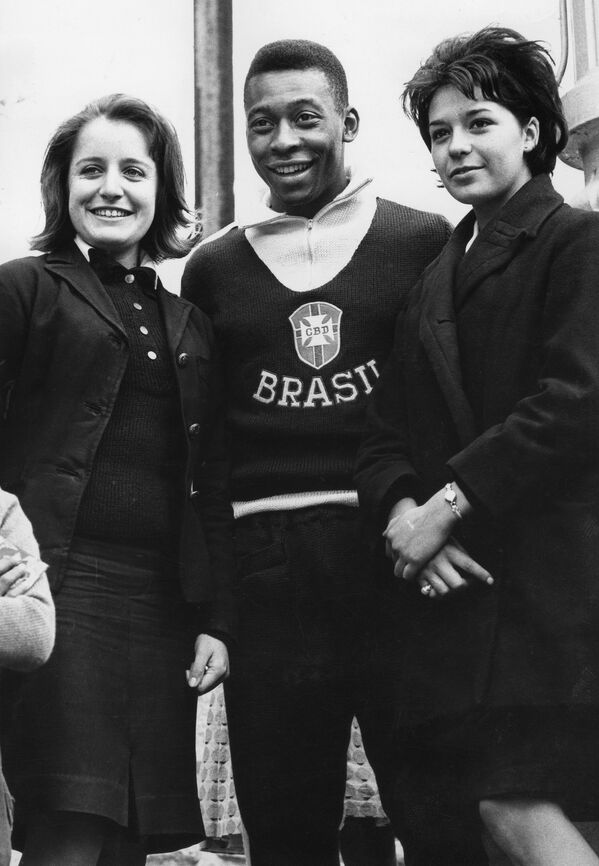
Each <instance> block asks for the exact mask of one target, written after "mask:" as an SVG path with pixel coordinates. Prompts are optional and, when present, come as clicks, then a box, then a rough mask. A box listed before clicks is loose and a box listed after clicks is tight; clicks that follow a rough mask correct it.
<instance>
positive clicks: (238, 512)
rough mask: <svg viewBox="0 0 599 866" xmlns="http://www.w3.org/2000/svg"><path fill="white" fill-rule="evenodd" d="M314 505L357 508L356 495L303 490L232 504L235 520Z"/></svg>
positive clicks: (335, 491) (354, 492)
mask: <svg viewBox="0 0 599 866" xmlns="http://www.w3.org/2000/svg"><path fill="white" fill-rule="evenodd" d="M314 505H347V506H349V507H350V508H357V507H358V494H357V492H356V491H355V490H305V491H302V492H301V493H280V494H278V495H276V496H264V497H262V498H261V499H250V500H247V501H244V502H234V503H233V514H234V516H235V519H237V518H239V517H246V516H247V515H248V514H260V512H262V511H293V510H295V509H298V508H310V507H312V506H314Z"/></svg>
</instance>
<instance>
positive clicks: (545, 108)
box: [358, 27, 599, 866]
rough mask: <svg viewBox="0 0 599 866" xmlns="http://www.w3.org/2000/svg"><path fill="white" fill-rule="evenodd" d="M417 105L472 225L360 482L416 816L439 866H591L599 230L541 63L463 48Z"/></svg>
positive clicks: (437, 270)
mask: <svg viewBox="0 0 599 866" xmlns="http://www.w3.org/2000/svg"><path fill="white" fill-rule="evenodd" d="M404 100H405V102H404V104H405V106H406V108H407V110H408V112H409V114H410V115H411V116H412V118H413V119H414V120H415V121H416V123H417V125H418V128H419V130H420V133H421V135H422V137H423V139H424V141H425V143H426V145H427V147H428V148H429V150H430V151H431V154H432V158H433V162H434V165H435V169H436V171H437V172H438V175H439V177H440V179H441V181H442V183H443V185H444V186H445V188H446V189H447V190H448V192H449V193H450V194H451V195H452V196H453V197H454V198H456V199H457V200H458V201H460V202H463V203H465V204H469V205H471V206H472V210H471V212H470V213H469V214H468V215H467V216H466V217H465V218H464V219H463V220H462V221H461V222H460V223H459V225H458V226H457V228H456V229H455V232H454V233H453V235H452V237H451V238H450V240H449V242H448V244H447V246H446V247H445V249H444V251H443V252H442V253H441V255H440V256H439V258H438V259H437V260H436V261H435V262H434V263H432V264H431V265H430V266H429V267H428V268H427V270H426V271H425V272H424V274H423V276H422V278H421V280H420V281H419V283H418V284H417V285H416V286H415V288H414V290H413V292H412V294H411V296H410V299H409V302H408V305H407V309H406V310H405V312H404V313H403V314H402V316H401V317H400V319H399V320H398V324H397V331H396V339H395V348H394V353H393V356H392V358H391V361H390V363H389V366H388V368H387V369H386V371H385V372H384V373H383V375H382V377H381V381H380V387H379V388H378V391H377V392H376V395H375V397H374V401H373V405H372V413H371V418H370V431H369V435H368V438H367V439H366V441H365V442H364V444H363V447H362V449H361V453H360V457H359V463H358V486H359V491H360V496H361V502H362V505H363V507H364V508H365V509H366V511H367V513H368V515H369V517H370V518H371V520H372V522H373V524H374V525H378V527H379V529H380V530H383V535H384V538H385V543H386V551H387V554H388V556H389V557H390V558H391V559H392V562H393V570H394V573H395V577H396V579H397V585H398V592H399V593H400V596H401V604H400V605H399V610H400V614H399V616H400V618H401V621H400V622H399V623H398V633H400V634H401V635H402V639H403V657H402V672H401V677H400V684H399V689H400V695H399V700H398V703H399V709H398V725H399V730H398V743H399V744H400V745H399V751H400V756H399V759H398V774H399V775H398V785H397V791H398V795H400V796H401V795H402V794H403V796H405V797H406V803H405V814H406V821H407V826H408V833H413V834H414V835H415V836H417V837H418V838H419V839H420V841H421V842H422V843H423V845H424V846H425V847H426V846H427V845H428V846H429V848H430V849H431V851H432V852H433V853H432V854H431V859H430V862H431V863H432V862H435V863H437V862H439V863H444V864H454V863H455V864H458V863H459V864H461V866H464V864H465V863H468V866H474V864H478V863H484V862H486V857H485V856H484V854H483V853H482V851H478V853H476V851H475V849H476V839H475V836H476V834H477V833H478V832H479V830H480V829H482V830H483V831H484V839H485V844H486V847H487V850H488V851H489V852H493V853H494V855H497V856H499V855H500V854H501V855H502V856H503V857H504V859H503V860H502V862H509V863H512V864H519V866H520V864H526V866H541V864H542V866H554V864H555V866H558V864H559V866H591V864H595V866H596V864H597V863H599V860H598V859H597V857H596V856H595V854H594V853H593V851H592V850H591V849H590V847H589V846H588V845H587V843H586V842H585V840H584V839H583V838H582V836H581V835H579V833H578V831H577V830H576V828H575V826H574V825H573V823H572V821H575V820H593V819H595V820H596V818H597V816H598V815H599V761H598V755H599V584H598V582H597V554H598V551H599V340H598V339H597V298H598V293H597V274H598V273H599V215H597V214H591V213H583V212H580V211H576V210H573V209H571V208H570V207H568V206H567V205H566V204H564V202H563V199H562V198H561V196H559V195H558V194H557V193H556V192H555V191H554V189H553V187H552V184H551V181H550V178H549V175H550V173H551V172H552V171H553V168H554V166H555V161H556V156H557V154H558V153H559V152H560V150H561V149H562V148H563V147H564V145H565V142H566V137H567V133H566V127H565V122H564V117H563V113H562V108H561V104H560V100H559V96H558V90H557V83H556V80H555V77H554V73H553V69H552V66H551V63H550V60H549V58H548V55H547V52H546V50H545V49H544V48H543V47H542V46H541V45H539V44H538V43H537V42H533V41H528V40H526V39H525V38H524V37H523V36H521V35H520V34H518V33H516V32H514V31H513V30H509V29H505V28H498V27H489V28H485V29H484V30H482V31H479V32H478V33H476V34H474V35H472V36H459V37H457V38H455V39H448V40H446V41H444V42H442V43H441V44H440V45H438V46H437V47H436V48H435V49H434V51H433V53H432V55H431V56H430V57H429V59H428V60H427V61H426V62H425V63H424V64H423V65H422V66H421V68H420V69H419V70H418V71H417V72H416V74H415V75H414V77H413V78H412V80H411V81H410V82H409V83H408V84H407V87H406V90H405V92H404ZM439 827H443V828H444V830H445V831H446V833H447V835H445V836H444V835H443V833H440V832H437V831H438V828H439ZM452 833H453V837H452V835H451V834H452ZM468 833H470V834H471V835H470V836H468ZM437 838H444V839H445V841H447V839H448V838H449V839H451V838H453V843H452V844H450V845H449V846H448V847H447V848H446V850H445V851H444V852H439V851H435V850H434V849H435V840H436V839H437ZM468 839H469V840H470V842H471V844H472V848H471V849H470V850H471V852H473V853H471V855H468V856H464V854H463V851H464V850H468ZM435 857H436V858H437V859H435ZM427 862H428V861H427Z"/></svg>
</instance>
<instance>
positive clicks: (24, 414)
mask: <svg viewBox="0 0 599 866" xmlns="http://www.w3.org/2000/svg"><path fill="white" fill-rule="evenodd" d="M157 292H158V301H159V304H160V307H161V311H162V314H163V318H164V322H165V327H166V338H167V342H168V346H169V350H170V354H171V358H172V362H173V369H174V370H175V375H176V378H177V383H178V388H179V397H180V403H181V424H182V425H183V427H184V430H185V431H186V441H187V461H186V477H185V490H183V489H182V491H181V495H182V496H185V499H186V502H185V507H184V509H183V517H182V526H181V540H180V580H181V585H182V591H183V594H184V596H185V598H186V599H187V600H188V601H189V602H191V603H194V604H198V605H200V607H201V609H202V610H203V611H204V619H203V623H202V627H203V628H204V629H206V630H211V631H215V632H219V633H220V634H222V635H223V636H227V635H231V633H232V629H233V619H234V617H233V609H232V603H231V599H230V595H229V582H230V577H231V573H232V559H231V525H232V517H231V509H230V504H229V500H228V464H227V460H226V454H225V434H224V414H223V411H222V394H223V389H222V385H221V382H220V369H219V364H218V362H217V360H216V358H215V348H214V341H213V335H212V329H211V326H210V323H209V321H208V319H207V318H206V317H205V316H204V314H203V313H201V311H199V310H198V309H197V308H195V307H194V306H193V305H192V304H189V303H187V302H186V301H183V300H182V299H181V298H178V297H177V296H175V295H172V294H170V293H169V292H167V291H166V290H165V289H164V288H163V287H162V286H160V285H158V288H157ZM128 351H129V350H128V343H127V337H126V334H125V331H124V330H123V327H122V325H121V323H120V321H119V317H118V315H117V313H116V310H115V308H114V306H113V304H112V301H111V300H110V297H109V296H108V294H107V292H106V290H105V289H104V287H103V286H102V284H101V282H100V281H99V279H98V278H97V276H96V275H95V273H94V272H93V270H92V269H91V267H90V266H89V264H88V263H87V262H86V260H85V258H84V257H83V255H82V254H81V253H80V251H79V250H78V249H77V248H76V246H75V245H74V244H72V245H70V246H69V247H68V248H66V249H64V250H62V251H58V252H53V253H49V254H47V255H43V256H29V257H26V258H23V259H17V260H15V261H12V262H7V263H6V264H4V265H2V266H0V484H1V485H2V486H3V487H4V488H5V489H7V490H9V491H11V492H13V493H15V494H16V495H17V496H19V498H20V501H21V504H22V506H23V509H24V510H25V512H26V514H27V515H28V517H29V518H30V520H31V521H32V523H33V526H34V528H35V532H36V537H37V539H38V541H39V544H40V548H41V550H42V556H43V558H44V560H45V561H46V562H48V563H49V565H50V569H49V578H50V582H51V585H52V587H53V589H54V591H56V590H57V589H58V588H59V586H60V583H61V579H62V575H63V573H64V567H65V564H66V560H67V556H68V551H69V546H70V543H71V540H72V536H73V531H74V527H75V525H76V521H77V511H78V508H79V504H80V501H81V497H82V494H83V491H84V489H85V485H86V482H87V479H88V478H89V474H90V471H91V468H92V465H93V462H94V456H95V454H96V449H97V447H98V444H99V442H100V439H101V437H102V434H103V432H104V429H105V427H106V424H107V422H108V419H109V418H110V414H111V412H112V409H113V406H114V403H115V399H116V396H117V393H118V390H119V387H120V383H121V380H122V377H123V374H124V372H125V368H126V366H127V358H128Z"/></svg>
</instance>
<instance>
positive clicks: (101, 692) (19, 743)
mask: <svg viewBox="0 0 599 866" xmlns="http://www.w3.org/2000/svg"><path fill="white" fill-rule="evenodd" d="M55 602H56V615H57V638H56V646H55V650H54V653H53V655H52V657H51V659H50V661H49V662H48V663H47V664H46V665H45V666H44V667H43V668H41V669H40V670H38V671H36V672H34V673H33V674H31V675H27V676H26V677H24V678H23V679H22V680H21V682H20V684H19V687H18V692H17V699H16V702H15V713H14V716H13V722H12V725H11V727H12V730H13V732H14V734H15V742H13V744H12V745H11V749H10V751H11V760H10V773H9V781H10V784H11V786H12V788H13V792H14V794H15V796H16V800H17V824H16V828H15V837H16V842H17V843H18V842H19V841H21V840H22V836H23V832H24V831H25V832H26V823H27V815H28V812H29V810H30V809H32V808H34V809H35V808H42V809H45V810H46V809H52V810H67V811H75V812H85V813H90V814H94V815H99V816H103V817H106V818H109V819H111V820H113V821H115V822H117V823H118V824H120V825H121V826H123V827H128V828H129V829H130V830H131V831H132V832H134V833H135V834H136V835H138V836H139V837H140V838H141V839H142V840H143V841H144V843H145V845H146V848H147V851H148V853H152V852H159V851H172V850H176V849H177V848H181V847H186V846H188V845H192V844H194V843H196V842H199V841H201V840H202V839H203V838H204V828H203V824H202V818H201V814H200V809H199V804H198V796H197V787H196V757H195V716H196V697H197V696H196V694H195V692H194V691H193V690H192V689H190V688H189V686H188V685H187V683H186V678H185V670H186V669H187V668H189V666H190V663H191V661H192V660H193V655H194V639H195V637H196V635H197V630H196V618H197V614H196V612H195V610H194V609H193V608H192V607H190V606H189V605H187V604H186V603H185V602H184V601H183V599H182V597H181V594H180V589H179V581H178V576H177V568H176V563H174V562H173V561H170V560H168V559H167V558H165V557H163V556H160V555H159V554H151V553H150V554H148V553H146V552H144V551H142V550H135V549H132V548H120V547H118V548H117V547H115V546H112V545H106V544H102V543H96V542H93V543H92V542H89V541H78V542H76V543H75V544H74V545H73V548H72V550H71V555H70V558H69V563H68V568H67V573H66V575H65V579H64V582H63V584H62V586H61V588H60V591H59V592H58V593H57V595H56V597H55ZM17 847H18V845H17Z"/></svg>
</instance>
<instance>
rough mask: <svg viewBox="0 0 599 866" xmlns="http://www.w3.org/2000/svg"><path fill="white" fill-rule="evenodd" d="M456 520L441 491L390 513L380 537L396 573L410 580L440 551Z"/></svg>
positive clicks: (443, 492)
mask: <svg viewBox="0 0 599 866" xmlns="http://www.w3.org/2000/svg"><path fill="white" fill-rule="evenodd" d="M403 502H404V503H405V502H406V500H403ZM399 505H401V503H399ZM459 519H460V518H459V517H458V515H457V514H456V513H455V512H453V511H452V510H451V508H450V507H449V505H448V503H447V502H446V501H445V491H444V490H440V491H439V492H438V493H435V495H434V496H431V498H430V499H429V500H428V502H425V504H424V505H419V506H413V507H411V508H405V507H404V508H399V509H398V511H397V512H395V514H394V512H392V516H391V520H390V521H389V523H388V524H387V528H386V529H385V531H384V532H383V536H384V537H385V539H386V542H387V551H388V552H390V554H391V559H392V560H393V562H394V564H395V565H394V569H393V570H394V573H395V576H396V577H403V578H404V580H413V579H414V578H415V577H416V575H417V574H418V573H419V572H420V571H421V569H423V568H424V566H425V565H426V564H427V562H429V560H431V559H432V558H433V556H435V555H436V554H437V553H438V552H439V551H440V550H441V548H442V547H443V546H444V544H445V542H446V541H447V540H448V539H449V537H450V535H451V533H452V532H453V528H454V526H455V524H456V523H457V522H458V520H459Z"/></svg>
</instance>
